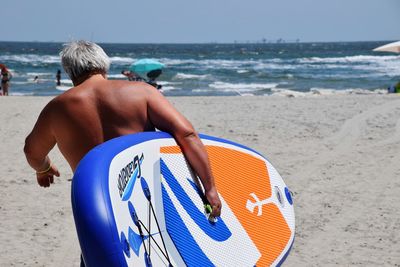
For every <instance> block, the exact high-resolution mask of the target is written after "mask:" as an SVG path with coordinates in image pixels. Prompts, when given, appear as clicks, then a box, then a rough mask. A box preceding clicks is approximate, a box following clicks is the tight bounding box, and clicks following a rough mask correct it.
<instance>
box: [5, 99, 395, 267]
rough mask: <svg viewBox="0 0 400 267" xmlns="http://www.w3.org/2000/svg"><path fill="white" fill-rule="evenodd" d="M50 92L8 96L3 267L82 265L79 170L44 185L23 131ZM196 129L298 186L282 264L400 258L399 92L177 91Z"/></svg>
mask: <svg viewBox="0 0 400 267" xmlns="http://www.w3.org/2000/svg"><path fill="white" fill-rule="evenodd" d="M50 100H51V97H18V96H11V97H0V111H1V112H0V123H1V124H0V125H1V126H0V134H1V136H2V141H1V145H0V161H1V165H0V177H1V185H2V186H1V187H0V218H1V222H0V266H79V254H80V249H79V244H78V240H77V237H76V232H75V226H74V222H73V217H72V210H71V203H70V189H71V177H72V172H71V170H70V169H69V166H68V165H67V163H66V161H65V160H64V159H63V158H62V156H61V154H60V152H59V151H58V149H57V148H54V149H53V151H52V153H51V154H50V156H51V158H52V160H53V162H54V163H55V164H56V166H57V167H58V168H59V170H60V172H61V177H60V178H57V179H56V181H55V184H54V185H52V186H51V187H50V188H46V189H44V188H41V187H39V186H38V185H37V183H36V178H35V176H34V173H33V170H32V169H31V168H30V167H29V166H28V164H27V163H26V160H25V157H24V154H23V145H24V139H25V137H26V136H27V134H28V133H29V132H30V130H31V129H32V127H33V124H34V122H35V121H36V118H37V116H38V115H39V112H40V111H41V109H42V108H43V107H44V105H45V104H46V103H47V102H48V101H50ZM169 100H170V101H171V102H172V103H173V104H174V105H175V106H176V107H177V109H178V110H179V111H181V112H182V113H183V114H184V115H185V116H186V117H187V118H188V119H189V120H190V121H191V122H192V123H193V125H194V126H195V128H196V129H197V131H198V132H201V133H205V134H210V135H214V136H219V137H223V138H226V139H231V140H233V141H236V142H239V143H242V144H244V145H246V146H248V147H251V148H254V149H256V150H258V151H259V152H261V153H262V154H263V155H265V156H266V157H267V158H269V159H270V161H271V162H272V163H273V164H274V165H275V167H276V168H277V170H278V171H279V172H280V174H281V175H282V177H283V178H284V180H285V182H286V184H287V185H288V186H289V188H290V189H291V190H292V191H293V193H294V201H295V211H296V240H295V243H294V246H293V249H292V252H291V253H290V255H289V257H288V258H287V260H286V262H285V263H284V266H333V265H339V266H349V265H359V266H378V265H385V266H400V216H399V210H400V178H399V177H400V164H399V162H400V153H399V151H400V96H398V95H377V94H375V95H330V96H324V95H314V96H313V95H309V96H305V97H285V96H260V97H171V98H169Z"/></svg>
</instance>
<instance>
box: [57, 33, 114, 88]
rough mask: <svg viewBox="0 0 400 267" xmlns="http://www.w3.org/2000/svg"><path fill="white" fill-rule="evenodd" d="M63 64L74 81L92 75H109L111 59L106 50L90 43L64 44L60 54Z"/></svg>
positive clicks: (81, 41) (82, 41)
mask: <svg viewBox="0 0 400 267" xmlns="http://www.w3.org/2000/svg"><path fill="white" fill-rule="evenodd" d="M60 56H61V63H62V65H63V68H64V70H65V72H66V73H67V74H68V76H69V77H70V78H71V80H72V81H74V80H76V79H77V78H80V77H82V76H83V75H88V74H91V73H107V71H108V69H109V68H110V59H109V58H108V56H107V54H106V53H105V52H104V50H103V49H102V48H101V47H100V46H98V45H97V44H95V43H92V42H89V41H84V40H80V41H74V42H71V43H68V44H64V48H63V50H62V51H61V52H60Z"/></svg>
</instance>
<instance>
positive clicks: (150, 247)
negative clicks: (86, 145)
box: [71, 132, 295, 267]
mask: <svg viewBox="0 0 400 267" xmlns="http://www.w3.org/2000/svg"><path fill="white" fill-rule="evenodd" d="M200 137H201V140H202V142H203V143H204V145H205V148H206V150H207V153H208V156H209V160H210V164H211V169H212V172H213V175H214V177H215V182H216V185H217V188H218V192H219V194H220V198H221V201H222V205H223V206H222V213H221V217H218V218H216V219H214V220H213V219H212V218H210V217H209V210H208V208H207V205H206V204H207V203H206V201H205V198H204V195H203V190H202V187H201V184H200V182H199V180H198V177H196V176H195V175H194V174H193V172H192V170H191V168H190V166H189V165H188V163H187V162H186V160H185V157H184V156H183V154H182V151H181V150H180V148H179V146H178V145H177V144H176V142H175V140H174V138H172V137H171V135H169V134H167V133H164V132H146V133H138V134H133V135H127V136H123V137H119V138H115V139H112V140H110V141H107V142H105V143H103V144H101V145H99V146H97V147H95V148H94V149H92V150H91V151H90V152H89V153H88V154H87V155H86V156H85V157H84V158H83V159H82V160H81V162H80V163H79V165H78V167H77V169H76V171H75V174H74V178H73V182H72V195H71V196H72V207H73V214H74V219H75V225H76V229H77V233H78V237H79V242H80V246H81V250H82V256H83V258H84V261H85V264H86V266H88V267H91V266H279V265H280V264H281V263H282V262H283V261H284V260H285V259H286V257H287V255H288V253H289V251H290V249H291V247H292V244H293V242H294V232H295V217H294V209H293V199H292V195H291V193H290V191H289V189H288V187H287V186H286V185H285V183H284V181H283V180H282V178H281V176H280V175H279V174H278V172H277V171H276V169H275V168H274V167H273V166H272V164H271V163H270V162H269V161H268V160H267V159H266V158H265V157H263V156H262V155H261V154H260V153H258V152H256V151H255V150H253V149H250V148H247V147H245V146H243V145H240V144H237V143H234V142H231V141H228V140H224V139H220V138H216V137H212V136H207V135H200Z"/></svg>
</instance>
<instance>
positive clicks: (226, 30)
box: [0, 0, 400, 43]
mask: <svg viewBox="0 0 400 267" xmlns="http://www.w3.org/2000/svg"><path fill="white" fill-rule="evenodd" d="M399 13H400V1H399V0H330V1H327V0H142V1H137V0H113V1H104V0H67V1H65V0H63V1H59V0H36V1H32V0H8V1H6V0H4V1H3V0H2V3H1V16H0V19H1V21H2V22H3V23H2V26H1V30H0V33H1V34H0V41H45V42H47V41H55V42H66V41H71V40H77V39H86V40H91V41H94V42H103V43H104V42H105V43H207V42H219V43H231V42H234V41H238V42H247V41H259V40H262V39H263V38H265V39H266V40H271V41H272V40H277V39H280V38H282V39H284V40H288V41H291V40H296V39H299V40H300V41H302V42H332V41H380V40H400V16H399Z"/></svg>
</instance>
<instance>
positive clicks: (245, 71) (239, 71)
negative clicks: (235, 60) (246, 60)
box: [236, 70, 249, 74]
mask: <svg viewBox="0 0 400 267" xmlns="http://www.w3.org/2000/svg"><path fill="white" fill-rule="evenodd" d="M236 72H237V73H239V74H242V73H248V72H249V71H248V70H237V71H236Z"/></svg>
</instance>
